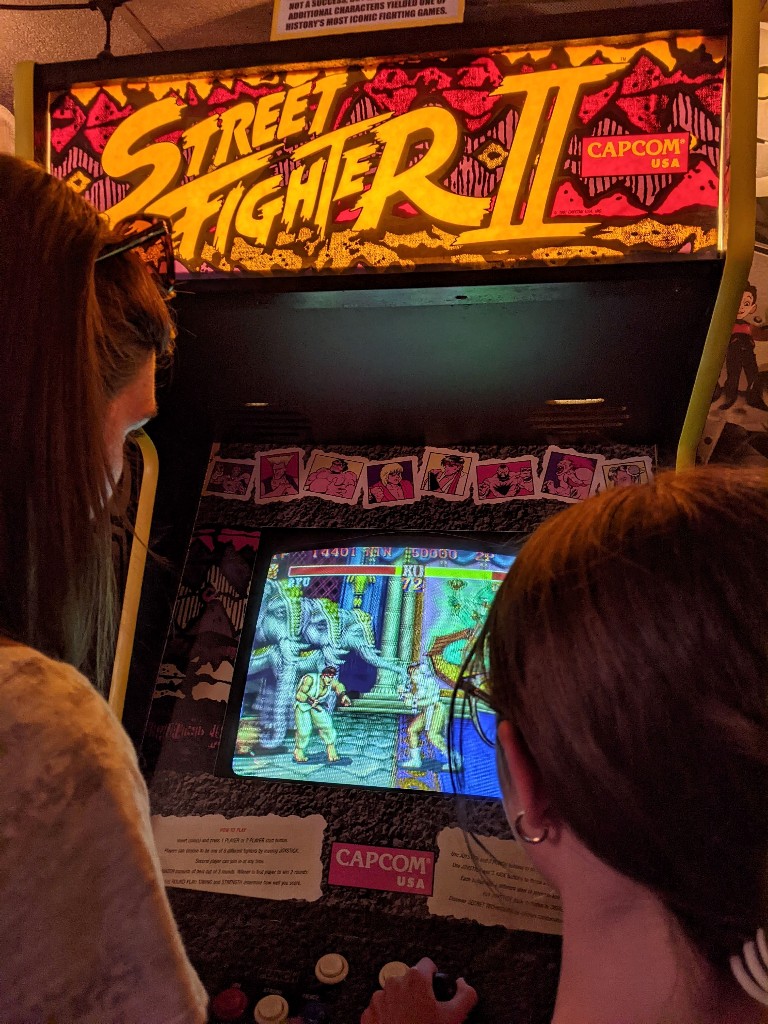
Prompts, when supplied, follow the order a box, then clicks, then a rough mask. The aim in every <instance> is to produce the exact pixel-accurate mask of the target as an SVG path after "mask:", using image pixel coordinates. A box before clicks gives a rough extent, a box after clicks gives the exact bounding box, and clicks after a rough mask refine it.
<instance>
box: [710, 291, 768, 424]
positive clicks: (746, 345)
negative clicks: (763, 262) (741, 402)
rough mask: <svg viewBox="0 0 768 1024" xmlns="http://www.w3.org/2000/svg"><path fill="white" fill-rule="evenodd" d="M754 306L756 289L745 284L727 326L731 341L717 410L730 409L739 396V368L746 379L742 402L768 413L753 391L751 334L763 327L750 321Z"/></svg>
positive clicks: (755, 361) (755, 370)
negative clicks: (730, 324)
mask: <svg viewBox="0 0 768 1024" xmlns="http://www.w3.org/2000/svg"><path fill="white" fill-rule="evenodd" d="M756 309H757V288H756V287H755V286H754V285H753V284H748V285H747V287H746V288H745V289H744V294H743V295H742V296H741V302H740V303H739V313H738V316H737V317H736V322H735V323H734V325H733V328H732V329H731V340H730V342H729V343H728V352H727V353H726V356H725V374H726V376H725V384H724V385H723V394H724V395H725V400H724V401H723V402H722V404H721V405H720V406H718V409H719V410H720V411H722V410H725V409H730V408H731V406H732V405H733V404H734V403H735V401H736V399H737V398H738V396H739V381H740V379H741V371H742V370H743V371H744V376H745V377H746V379H747V392H746V402H747V405H751V406H752V408H753V409H761V410H765V411H766V412H768V406H766V404H765V402H764V401H763V399H762V396H761V395H759V394H758V393H757V392H756V390H755V383H756V381H757V374H758V370H757V359H756V357H755V337H754V336H755V333H756V332H763V331H765V330H766V329H767V328H766V327H765V326H758V325H756V324H753V323H750V322H749V321H748V320H747V317H751V316H754V314H755V311H756Z"/></svg>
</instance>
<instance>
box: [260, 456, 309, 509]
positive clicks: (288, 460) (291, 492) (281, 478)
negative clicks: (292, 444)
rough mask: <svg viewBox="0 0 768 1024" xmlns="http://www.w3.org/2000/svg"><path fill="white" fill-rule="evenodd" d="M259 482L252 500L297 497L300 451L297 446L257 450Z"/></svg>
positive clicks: (284, 499)
mask: <svg viewBox="0 0 768 1024" xmlns="http://www.w3.org/2000/svg"><path fill="white" fill-rule="evenodd" d="M258 461H259V482H258V487H256V488H255V490H254V495H253V497H254V501H255V502H256V503H257V504H260V503H261V502H264V501H292V500H293V499H294V498H298V497H299V484H300V482H301V463H302V451H301V449H299V448H280V449H278V450H276V451H269V452H259V453H258Z"/></svg>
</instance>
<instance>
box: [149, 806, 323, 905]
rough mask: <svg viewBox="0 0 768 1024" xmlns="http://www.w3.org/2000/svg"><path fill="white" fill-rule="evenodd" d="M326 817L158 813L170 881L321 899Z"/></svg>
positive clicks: (262, 895) (158, 839) (179, 885)
mask: <svg viewBox="0 0 768 1024" xmlns="http://www.w3.org/2000/svg"><path fill="white" fill-rule="evenodd" d="M325 826H326V821H325V818H323V817H321V816H320V815H319V814H313V815H310V816H309V817H307V818H300V817H298V816H296V815H291V816H288V817H284V818H283V817H278V815H276V814H267V815H264V816H262V817H242V818H225V817H224V815H223V814H206V815H204V816H202V817H184V818H178V817H161V816H160V815H154V816H153V818H152V829H153V831H154V834H155V845H156V846H157V850H158V853H159V854H160V864H161V866H162V869H163V879H164V881H165V884H166V886H169V887H173V888H176V889H203V890H205V891H206V892H226V893H235V894H237V895H238V896H256V897H258V898H259V899H269V900H308V901H313V900H317V899H320V896H321V891H320V882H321V880H322V874H323V865H322V860H321V851H322V842H323V832H324V831H325Z"/></svg>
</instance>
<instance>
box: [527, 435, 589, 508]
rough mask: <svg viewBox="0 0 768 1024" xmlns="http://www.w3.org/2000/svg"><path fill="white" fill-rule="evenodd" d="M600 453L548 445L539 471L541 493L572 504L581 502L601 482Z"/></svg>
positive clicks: (543, 495)
mask: <svg viewBox="0 0 768 1024" xmlns="http://www.w3.org/2000/svg"><path fill="white" fill-rule="evenodd" d="M602 462H603V459H602V456H600V455H587V454H585V453H583V452H575V451H573V450H572V449H570V448H555V447H549V448H547V450H546V452H545V454H544V467H543V470H542V474H541V496H542V497H543V498H554V499H555V501H565V502H568V503H569V504H574V503H575V502H577V501H584V499H585V498H588V497H589V496H590V494H592V493H593V491H595V490H596V489H597V485H598V484H599V483H600V479H601V477H600V474H599V470H600V466H601V465H602Z"/></svg>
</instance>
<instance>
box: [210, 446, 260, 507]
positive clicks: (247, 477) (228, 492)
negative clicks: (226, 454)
mask: <svg viewBox="0 0 768 1024" xmlns="http://www.w3.org/2000/svg"><path fill="white" fill-rule="evenodd" d="M255 477H256V462H255V460H254V459H220V458H219V457H218V456H215V457H214V458H212V459H211V461H210V462H209V463H208V472H207V474H206V478H205V486H204V487H203V494H215V495H216V497H217V498H234V499H235V500H236V501H247V500H248V499H249V498H250V496H251V492H252V490H253V484H254V480H255Z"/></svg>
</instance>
